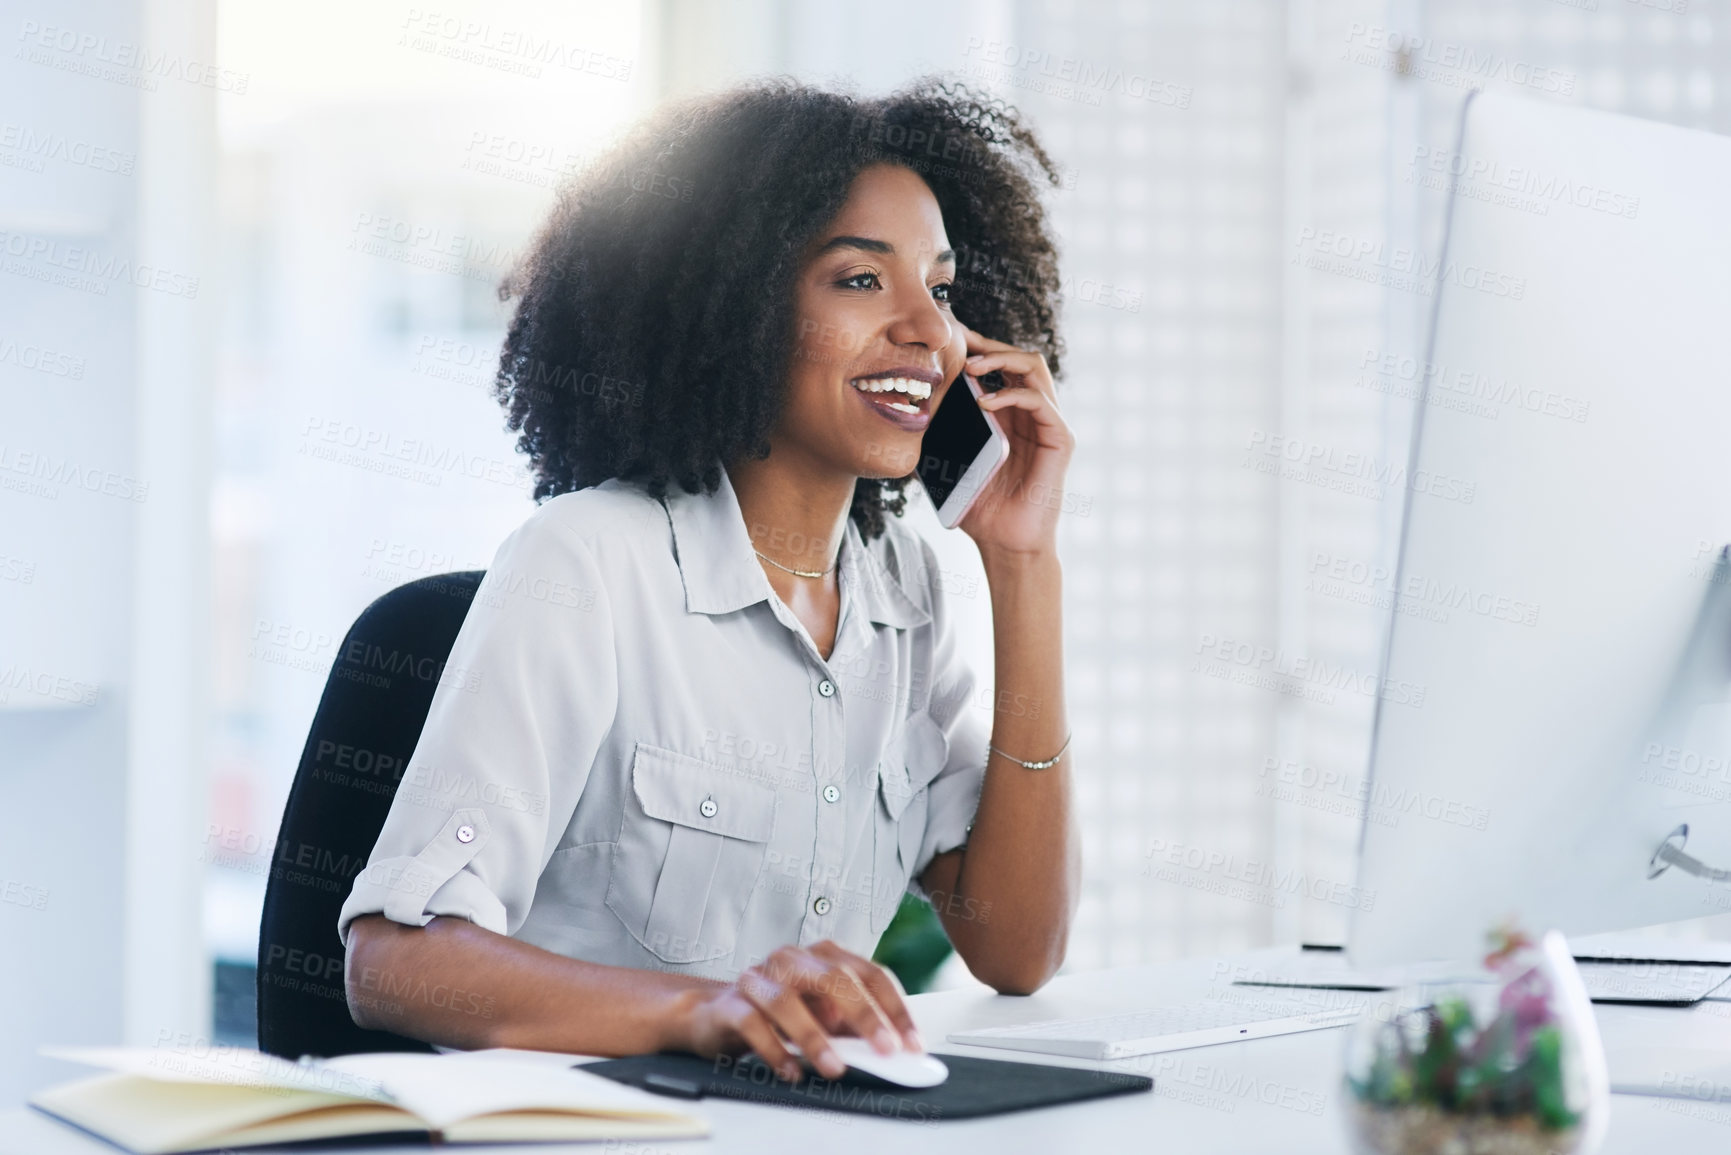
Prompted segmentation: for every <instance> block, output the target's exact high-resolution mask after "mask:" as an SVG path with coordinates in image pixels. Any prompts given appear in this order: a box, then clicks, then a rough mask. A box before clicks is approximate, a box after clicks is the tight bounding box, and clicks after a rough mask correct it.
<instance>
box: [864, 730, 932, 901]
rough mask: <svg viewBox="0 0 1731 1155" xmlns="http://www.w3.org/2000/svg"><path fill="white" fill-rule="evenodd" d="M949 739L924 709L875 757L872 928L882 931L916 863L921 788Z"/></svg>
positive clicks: (924, 804) (926, 801)
mask: <svg viewBox="0 0 1731 1155" xmlns="http://www.w3.org/2000/svg"><path fill="white" fill-rule="evenodd" d="M949 756H950V744H949V739H947V738H946V737H944V732H943V731H942V730H940V729H939V728H938V725H937V723H936V722H933V721H932V719H931V717H930V716H929V715H926V714H915V715H913V716H912V717H910V718H908V719H907V720H906V721H905V722H903V724H902V727H901V729H900V730H898V731H897V732H896V733H895V734H893V735H891V737H890V740H889V742H888V743H887V744H886V745H885V747H884V752H883V756H882V757H881V758H880V759H879V760H878V806H877V815H876V830H875V843H874V848H873V858H872V922H871V925H872V931H873V933H876V934H882V933H883V931H884V928H886V927H887V926H889V924H890V919H891V918H893V917H894V916H895V913H896V907H898V906H900V905H901V900H902V895H903V894H904V893H906V891H907V885H908V880H909V879H910V878H912V877H913V873H914V869H915V867H917V866H919V865H920V862H919V853H920V844H921V843H922V842H923V841H924V840H925V836H926V812H927V810H928V808H929V806H930V791H929V790H928V789H927V787H928V786H929V785H930V784H931V781H932V779H934V778H936V777H937V776H938V774H939V773H940V772H941V771H942V770H943V768H944V764H945V763H946V762H947V761H949Z"/></svg>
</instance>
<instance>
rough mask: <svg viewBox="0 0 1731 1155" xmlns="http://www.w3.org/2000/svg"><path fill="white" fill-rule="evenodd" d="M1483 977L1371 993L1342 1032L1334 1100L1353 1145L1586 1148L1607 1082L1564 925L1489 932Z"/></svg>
mask: <svg viewBox="0 0 1731 1155" xmlns="http://www.w3.org/2000/svg"><path fill="white" fill-rule="evenodd" d="M1485 961H1486V966H1487V971H1486V973H1485V975H1484V978H1483V979H1482V981H1475V980H1470V979H1469V980H1460V981H1453V982H1444V983H1427V984H1424V985H1421V986H1415V987H1410V988H1407V989H1405V990H1402V991H1400V992H1399V993H1397V994H1391V995H1390V996H1388V997H1382V998H1377V999H1373V1000H1372V1002H1371V1005H1370V1008H1369V1009H1368V1010H1367V1011H1366V1012H1365V1015H1364V1017H1363V1018H1361V1019H1360V1020H1359V1022H1358V1024H1357V1025H1356V1026H1355V1027H1354V1028H1353V1029H1352V1030H1351V1031H1350V1032H1349V1033H1348V1036H1347V1049H1346V1087H1345V1095H1344V1110H1345V1114H1346V1117H1347V1125H1348V1129H1349V1131H1350V1132H1351V1137H1352V1143H1353V1149H1354V1150H1355V1151H1357V1152H1359V1153H1361V1155H1373V1153H1374V1155H1588V1153H1590V1152H1592V1151H1594V1150H1596V1149H1597V1147H1598V1145H1599V1143H1600V1141H1601V1139H1602V1138H1603V1136H1604V1131H1605V1123H1606V1119H1607V1115H1608V1112H1609V1110H1610V1084H1609V1079H1608V1077H1607V1074H1606V1070H1605V1052H1604V1046H1603V1044H1602V1043H1601V1042H1600V1040H1599V1029H1598V1024H1597V1022H1596V1021H1595V1020H1594V1018H1593V1007H1592V1003H1591V1002H1590V1001H1589V1000H1588V998H1587V992H1586V989H1585V987H1584V986H1583V985H1582V982H1581V976H1580V972H1579V971H1578V970H1577V969H1576V968H1575V962H1574V959H1573V957H1571V955H1570V954H1569V948H1568V944H1567V943H1566V942H1565V941H1564V939H1563V936H1562V935H1560V934H1558V933H1556V932H1555V931H1552V932H1550V933H1548V934H1546V935H1545V936H1544V937H1543V939H1541V940H1540V941H1539V942H1537V943H1534V942H1532V941H1530V940H1528V939H1527V938H1525V937H1524V936H1522V935H1520V934H1518V933H1514V932H1500V934H1499V936H1497V941H1496V947H1495V949H1493V951H1492V953H1491V955H1490V956H1489V957H1487V959H1486V960H1485Z"/></svg>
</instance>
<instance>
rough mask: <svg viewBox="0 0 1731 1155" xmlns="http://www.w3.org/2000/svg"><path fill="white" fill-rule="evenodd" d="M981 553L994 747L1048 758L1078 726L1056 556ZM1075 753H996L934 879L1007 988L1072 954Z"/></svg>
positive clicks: (949, 923) (992, 974)
mask: <svg viewBox="0 0 1731 1155" xmlns="http://www.w3.org/2000/svg"><path fill="white" fill-rule="evenodd" d="M981 557H982V560H983V561H984V562H985V566H986V577H987V582H988V584H989V586H990V589H991V595H992V632H993V639H994V666H995V669H996V679H995V680H996V685H995V695H994V703H993V705H994V709H993V714H992V718H993V724H992V740H991V741H992V745H993V746H996V747H997V748H998V749H999V750H1002V751H1004V752H1006V753H1008V754H1012V755H1014V756H1015V757H1017V758H1019V759H1021V760H1023V761H1025V762H1036V761H1043V760H1045V759H1048V758H1051V757H1052V756H1053V754H1055V753H1056V752H1057V751H1058V749H1059V747H1060V746H1062V745H1063V744H1064V740H1065V738H1066V736H1067V735H1068V732H1069V725H1068V721H1067V719H1066V717H1065V710H1064V676H1063V626H1062V621H1063V619H1062V614H1061V610H1060V601H1061V596H1062V574H1061V570H1060V567H1059V564H1058V559H1057V555H1056V554H1055V553H1046V552H1042V553H1035V554H1003V555H1000V554H996V553H993V552H992V551H988V550H982V551H981ZM1071 760H1072V759H1071V754H1070V753H1069V752H1065V754H1064V756H1063V757H1062V758H1061V759H1059V761H1058V764H1057V765H1055V766H1053V767H1051V768H1049V769H1046V770H1027V769H1024V768H1023V767H1021V766H1018V765H1016V764H1015V763H1014V762H1011V761H1008V760H1006V759H1004V758H1002V757H999V756H998V755H996V754H992V755H990V756H989V758H988V760H987V763H986V778H985V784H984V786H983V788H982V789H981V792H980V805H979V810H978V811H977V813H976V815H975V818H974V829H973V833H972V834H971V835H970V836H969V838H968V844H967V847H966V850H965V851H964V853H963V854H962V855H960V856H959V858H960V861H959V863H955V864H953V867H952V869H949V870H945V869H943V868H941V867H940V869H939V870H937V871H936V872H934V874H935V877H932V878H931V879H930V880H929V881H928V883H927V886H926V889H927V891H928V893H931V894H932V897H933V899H934V902H936V903H937V906H938V909H939V911H940V912H943V913H944V914H945V918H944V923H945V929H946V930H948V932H949V935H950V939H951V941H952V942H954V943H955V946H956V949H957V950H958V951H959V952H960V953H961V955H962V957H963V958H964V959H965V960H966V961H967V963H968V966H969V968H970V969H971V970H972V971H973V972H974V974H975V975H976V976H978V977H979V978H980V979H981V980H982V981H984V982H987V983H989V984H991V985H992V986H994V987H996V988H997V989H999V990H1002V991H1006V992H1010V991H1017V992H1026V991H1031V990H1034V989H1036V988H1038V987H1039V986H1040V985H1041V984H1043V983H1044V982H1045V981H1046V980H1047V979H1048V978H1050V977H1051V976H1052V974H1053V973H1055V972H1056V971H1057V969H1058V965H1059V964H1060V963H1061V962H1062V961H1063V958H1064V949H1065V946H1066V944H1067V942H1068V938H1069V929H1070V920H1071V916H1072V914H1073V913H1074V910H1075V906H1076V902H1077V898H1078V896H1079V894H1080V890H1081V844H1080V835H1079V832H1078V830H1077V828H1076V823H1075V816H1074V813H1073V801H1072V790H1071V774H1072V765H1071ZM946 875H949V876H951V877H947V878H946V877H944V876H946ZM933 884H937V885H936V887H935V888H934V885H933ZM945 890H949V891H951V892H952V893H953V897H952V894H951V893H944V891H945Z"/></svg>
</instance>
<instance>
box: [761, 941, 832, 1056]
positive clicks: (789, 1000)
mask: <svg viewBox="0 0 1731 1155" xmlns="http://www.w3.org/2000/svg"><path fill="white" fill-rule="evenodd" d="M804 954H805V952H803V951H790V950H788V949H786V948H783V949H782V950H778V951H776V952H775V953H774V954H772V955H770V956H769V960H768V962H767V963H766V966H767V967H769V968H770V972H771V973H767V974H766V973H765V972H764V969H761V968H758V967H752V968H751V969H749V970H746V971H745V972H743V973H742V974H741V975H740V976H739V981H738V984H737V985H738V987H739V991H740V993H741V994H743V995H744V996H745V997H746V998H747V999H750V1000H751V1004H752V1005H753V1006H755V1007H756V1008H757V1009H758V1010H760V1011H762V1012H763V1013H764V1016H765V1017H766V1018H768V1019H769V1021H770V1022H771V1023H772V1024H774V1026H775V1028H776V1030H778V1031H780V1032H781V1033H782V1034H783V1035H786V1036H787V1037H788V1038H789V1039H792V1040H793V1041H794V1042H795V1043H798V1044H799V1049H800V1050H801V1051H802V1052H803V1053H804V1054H805V1057H806V1058H808V1059H810V1060H811V1062H812V1064H813V1065H814V1066H815V1067H817V1069H818V1071H819V1072H821V1073H822V1074H823V1075H824V1076H825V1077H826V1078H830V1079H839V1078H840V1077H841V1075H842V1072H844V1071H846V1070H847V1064H845V1063H843V1062H842V1061H841V1056H839V1055H837V1054H836V1053H835V1048H833V1047H831V1046H830V1045H829V1036H828V1035H827V1034H825V1033H824V1030H823V1028H822V1027H821V1026H819V1025H818V1021H817V1020H816V1019H815V1018H813V1017H812V1013H811V1010H810V1009H809V1008H808V1007H807V1006H806V1005H805V999H804V997H803V996H802V994H801V991H800V985H799V979H800V978H801V977H806V976H805V972H806V971H808V970H809V969H810V965H809V964H808V963H807V962H806V961H805V958H804ZM790 979H791V980H792V981H789V980H790Z"/></svg>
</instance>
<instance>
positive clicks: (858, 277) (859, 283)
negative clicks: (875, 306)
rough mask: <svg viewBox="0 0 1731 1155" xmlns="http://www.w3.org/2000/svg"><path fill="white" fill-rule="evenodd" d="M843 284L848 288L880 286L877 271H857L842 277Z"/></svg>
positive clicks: (873, 287)
mask: <svg viewBox="0 0 1731 1155" xmlns="http://www.w3.org/2000/svg"><path fill="white" fill-rule="evenodd" d="M841 285H842V287H843V288H847V289H875V288H877V287H878V275H877V274H876V273H855V274H854V275H853V276H851V277H844V278H842V281H841Z"/></svg>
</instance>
